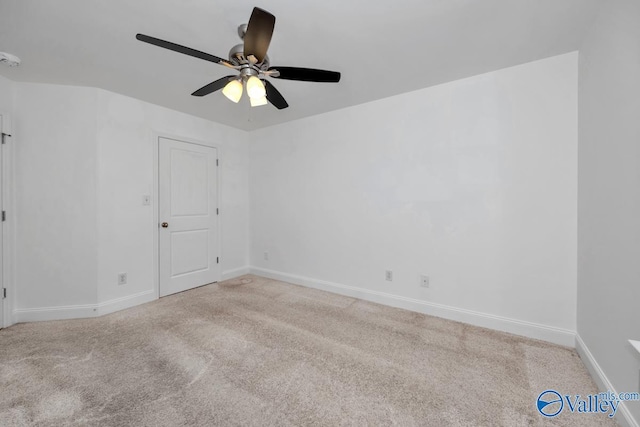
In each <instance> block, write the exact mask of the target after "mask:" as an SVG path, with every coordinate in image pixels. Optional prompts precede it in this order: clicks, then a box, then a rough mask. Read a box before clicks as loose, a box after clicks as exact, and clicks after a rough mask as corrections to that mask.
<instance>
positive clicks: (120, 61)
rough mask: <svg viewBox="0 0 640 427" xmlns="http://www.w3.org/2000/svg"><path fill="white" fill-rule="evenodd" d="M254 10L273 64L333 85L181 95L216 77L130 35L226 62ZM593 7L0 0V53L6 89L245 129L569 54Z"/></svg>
mask: <svg viewBox="0 0 640 427" xmlns="http://www.w3.org/2000/svg"><path fill="white" fill-rule="evenodd" d="M254 6H259V7H262V8H263V9H266V10H268V11H270V12H271V13H273V14H274V15H275V16H276V27H275V32H274V36H273V39H272V41H271V47H270V48H269V57H270V58H271V64H272V65H283V66H284V65H288V66H299V67H311V68H322V69H328V70H335V71H340V72H341V73H342V81H341V82H340V83H338V84H323V83H306V82H294V81H285V80H276V79H272V80H271V82H272V83H273V84H274V85H275V86H276V87H277V88H278V89H279V90H280V92H281V93H282V94H283V95H284V97H285V98H286V99H287V101H288V102H289V105H290V107H289V108H288V109H286V110H282V111H278V110H277V109H275V108H274V107H273V106H271V105H269V106H264V107H259V108H253V109H252V108H250V107H249V105H248V100H247V99H246V98H244V99H243V100H242V101H241V102H240V103H239V104H233V103H231V102H230V101H228V100H227V99H226V98H224V96H223V95H222V94H221V93H220V92H217V93H214V94H212V95H209V96H207V97H204V98H196V97H192V96H191V95H190V94H191V92H193V91H194V90H196V89H198V88H200V87H201V86H203V85H205V84H207V83H209V82H211V81H213V80H216V79H218V78H220V77H222V76H225V75H227V74H230V73H229V71H230V70H228V69H227V68H225V67H222V66H220V65H216V64H213V63H210V62H206V61H202V60H199V59H196V58H192V57H189V56H184V55H180V54H178V53H175V52H171V51H168V50H164V49H160V48H158V47H155V46H151V45H148V44H145V43H141V42H139V41H137V40H136V39H135V35H136V33H144V34H148V35H151V36H154V37H158V38H162V39H165V40H169V41H173V42H175V43H179V44H183V45H186V46H189V47H192V48H194V49H198V50H203V51H205V52H208V53H212V54H214V55H217V56H220V57H223V58H226V57H227V53H228V51H229V49H230V48H231V47H232V46H233V45H235V44H238V43H240V42H241V41H240V39H239V38H238V36H237V32H236V29H237V26H238V25H239V24H241V23H245V22H247V20H248V18H249V15H250V13H251V10H252V8H253V7H254ZM597 6H598V0H395V1H393V2H386V1H381V0H380V1H375V0H374V1H371V0H350V1H345V0H340V1H338V0H326V1H322V2H319V1H318V2H306V1H295V0H270V1H263V2H262V3H256V2H255V0H254V1H248V0H234V1H225V2H222V1H219V0H135V1H134V0H92V1H90V0H57V1H50V0H1V1H0V51H4V52H9V53H12V54H15V55H18V56H19V57H20V58H21V59H22V65H21V66H20V67H17V68H8V67H5V66H2V67H0V74H2V75H4V76H5V77H8V78H9V79H12V80H16V81H31V82H48V83H59V84H70V85H80V86H96V87H100V88H104V89H107V90H110V91H113V92H118V93H122V94H125V95H129V96H132V97H135V98H139V99H142V100H145V101H149V102H152V103H155V104H159V105H163V106H166V107H169V108H172V109H175V110H179V111H183V112H185V113H189V114H193V115H195V116H200V117H203V118H206V119H209V120H213V121H216V122H219V123H223V124H226V125H229V126H234V127H237V128H240V129H245V130H253V129H259V128H261V127H265V126H270V125H273V124H276V123H282V122H286V121H289V120H295V119H298V118H301V117H306V116H310V115H314V114H319V113H323V112H327V111H331V110H336V109H340V108H344V107H348V106H351V105H356V104H361V103H364V102H368V101H373V100H375V99H380V98H385V97H388V96H392V95H396V94H399V93H403V92H408V91H412V90H416V89H420V88H424V87H427V86H432V85H435V84H439V83H443V82H447V81H452V80H456V79H459V78H463V77H468V76H472V75H476V74H480V73H483V72H487V71H492V70H496V69H500V68H504V67H508V66H512V65H516V64H521V63H524V62H529V61H533V60H537V59H541V58H545V57H549V56H553V55H558V54H562V53H565V52H570V51H574V50H576V49H577V48H578V47H579V44H580V41H581V38H582V35H583V34H584V32H585V30H586V29H587V28H588V26H589V25H590V23H591V22H592V20H593V18H594V16H595V13H596V9H597Z"/></svg>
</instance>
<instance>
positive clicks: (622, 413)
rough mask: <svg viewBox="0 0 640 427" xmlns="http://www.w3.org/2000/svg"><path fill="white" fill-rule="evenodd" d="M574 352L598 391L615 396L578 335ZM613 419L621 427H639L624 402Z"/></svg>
mask: <svg viewBox="0 0 640 427" xmlns="http://www.w3.org/2000/svg"><path fill="white" fill-rule="evenodd" d="M576 350H577V352H578V354H579V355H580V358H581V359H582V362H583V363H584V364H585V365H586V367H587V369H588V370H589V373H590V374H591V377H592V378H593V379H594V380H595V382H596V384H597V385H598V388H599V389H600V391H612V392H613V393H616V394H617V392H616V389H615V388H613V384H611V381H609V378H607V376H606V375H605V374H604V371H603V370H602V368H601V367H600V365H599V364H598V362H597V361H596V359H595V358H594V357H593V354H591V351H589V348H588V347H587V345H586V344H585V343H584V341H583V340H582V338H581V337H580V335H579V334H576ZM615 419H616V421H617V422H618V424H619V425H621V426H622V427H640V425H639V424H638V422H637V421H636V420H635V418H634V417H633V415H631V411H629V408H628V407H627V405H626V403H625V402H620V407H619V408H618V412H617V413H616V417H615Z"/></svg>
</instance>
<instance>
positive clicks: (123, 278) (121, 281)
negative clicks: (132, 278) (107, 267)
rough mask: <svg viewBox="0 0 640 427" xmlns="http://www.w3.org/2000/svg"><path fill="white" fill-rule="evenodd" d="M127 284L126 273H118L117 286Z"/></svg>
mask: <svg viewBox="0 0 640 427" xmlns="http://www.w3.org/2000/svg"><path fill="white" fill-rule="evenodd" d="M126 284H127V273H118V285H126Z"/></svg>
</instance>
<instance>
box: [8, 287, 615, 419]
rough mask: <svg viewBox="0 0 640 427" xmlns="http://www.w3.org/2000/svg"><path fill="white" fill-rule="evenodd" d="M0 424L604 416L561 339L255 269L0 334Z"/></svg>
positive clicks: (591, 385) (577, 362)
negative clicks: (552, 409) (560, 393)
mask: <svg viewBox="0 0 640 427" xmlns="http://www.w3.org/2000/svg"><path fill="white" fill-rule="evenodd" d="M0 343H1V345H0V387H1V389H2V393H0V424H1V425H3V426H21V425H41V426H51V425H82V426H85V425H95V426H98V425H99V426H127V425H135V426H151V425H153V426H181V425H189V426H205V425H225V426H228V425H279V426H286V425H399V426H412V425H426V426H489V425H496V426H501V425H503V426H532V425H533V426H538V425H540V426H543V425H544V426H546V425H553V426H590V425H593V426H599V425H603V426H613V425H615V423H614V422H613V421H612V420H610V419H608V418H607V417H606V416H605V415H602V414H598V415H587V414H571V413H562V414H560V415H559V416H558V417H557V418H555V419H553V420H549V419H544V418H543V417H542V416H540V415H539V414H538V413H537V411H536V407H535V402H536V398H537V396H538V395H539V394H540V393H541V392H542V391H544V390H547V389H550V388H551V389H552V388H555V389H558V390H566V391H567V392H571V393H573V394H582V395H586V394H590V393H595V392H597V389H596V386H595V384H594V383H593V381H592V380H591V378H590V377H589V375H588V373H587V370H586V369H585V367H584V366H583V364H582V362H581V361H580V359H579V357H578V355H577V354H576V352H575V351H574V350H573V349H569V348H565V347H561V346H557V345H552V344H548V343H545V342H541V341H536V340H531V339H527V338H522V337H518V336H514V335H510V334H505V333H500V332H495V331H491V330H487V329H482V328H478V327H474V326H470V325H466V324H462V323H457V322H452V321H448V320H443V319H439V318H436V317H430V316H425V315H422V314H418V313H414V312H410V311H405V310H401V309H395V308H391V307H386V306H382V305H378V304H373V303H369V302H366V301H361V300H357V299H354V298H349V297H344V296H339V295H334V294H330V293H326V292H322V291H318V290H314V289H308V288H303V287H299V286H295V285H291V284H288V283H283V282H279V281H275V280H269V279H265V278H262V277H258V276H251V275H248V276H243V277H240V278H237V279H233V280H228V281H225V282H221V283H219V284H212V285H208V286H203V287H201V288H197V289H194V290H191V291H187V292H183V293H180V294H176V295H173V296H170V297H166V298H162V299H160V300H158V301H154V302H151V303H148V304H145V305H141V306H138V307H134V308H131V309H128V310H124V311H121V312H118V313H114V314H111V315H108V316H104V317H100V318H93V319H82V320H67V321H56V322H42V323H29V324H18V325H15V326H12V327H10V328H8V329H5V330H2V331H0Z"/></svg>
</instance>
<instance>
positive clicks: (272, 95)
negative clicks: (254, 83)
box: [264, 80, 289, 110]
mask: <svg viewBox="0 0 640 427" xmlns="http://www.w3.org/2000/svg"><path fill="white" fill-rule="evenodd" d="M264 86H265V89H266V91H267V100H268V101H269V102H270V103H272V104H273V105H274V106H275V107H276V108H277V109H278V110H283V109H285V108H287V107H288V106H289V104H287V101H285V99H284V97H283V96H282V95H281V94H280V92H278V89H276V87H275V86H274V85H272V84H271V82H270V81H269V80H265V81H264Z"/></svg>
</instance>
